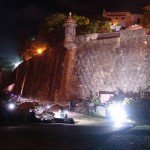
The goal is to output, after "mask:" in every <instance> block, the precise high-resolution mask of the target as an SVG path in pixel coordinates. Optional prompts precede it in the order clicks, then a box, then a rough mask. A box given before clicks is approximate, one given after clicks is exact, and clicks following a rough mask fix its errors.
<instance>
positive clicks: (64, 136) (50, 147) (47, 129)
mask: <svg viewBox="0 0 150 150" xmlns="http://www.w3.org/2000/svg"><path fill="white" fill-rule="evenodd" d="M115 130H116V129H114V128H112V127H110V126H83V125H78V126H76V125H62V124H53V125H48V124H28V125H19V126H18V125H13V126H10V125H9V126H5V127H4V126H3V127H2V126H1V127H0V150H30V149H32V150H34V149H36V150H70V149H71V150H72V149H73V150H82V149H85V150H88V149H93V150H95V149H96V148H98V147H100V145H101V143H102V142H103V140H104V139H103V138H104V137H105V136H104V135H106V134H108V133H111V132H113V131H115ZM105 138H106V137H105Z"/></svg>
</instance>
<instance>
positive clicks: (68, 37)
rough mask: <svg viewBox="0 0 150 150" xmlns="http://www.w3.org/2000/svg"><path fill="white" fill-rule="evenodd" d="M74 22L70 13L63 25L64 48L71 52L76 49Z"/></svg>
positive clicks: (75, 24)
mask: <svg viewBox="0 0 150 150" xmlns="http://www.w3.org/2000/svg"><path fill="white" fill-rule="evenodd" d="M76 26H77V23H76V21H75V20H74V19H73V18H72V16H71V13H69V17H68V18H67V20H66V22H65V23H64V27H65V40H64V46H65V47H66V48H67V49H69V50H71V49H75V48H76V40H75V39H76Z"/></svg>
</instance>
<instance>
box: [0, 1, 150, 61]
mask: <svg viewBox="0 0 150 150" xmlns="http://www.w3.org/2000/svg"><path fill="white" fill-rule="evenodd" d="M147 4H150V0H0V56H3V57H7V58H11V59H12V60H13V61H16V60H17V49H18V39H19V36H20V35H21V34H24V33H25V34H27V35H29V36H30V37H32V36H34V34H35V32H36V28H37V26H38V25H39V24H40V23H41V22H42V21H43V19H44V18H45V17H46V16H47V15H49V14H51V13H55V12H63V13H68V12H70V11H71V12H73V13H76V14H81V15H86V16H91V15H100V14H101V12H102V10H103V9H104V8H105V9H106V10H114V11H115V10H117V11H119V10H122V11H131V12H141V7H143V6H145V5H147Z"/></svg>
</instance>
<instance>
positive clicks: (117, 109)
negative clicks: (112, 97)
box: [109, 103, 127, 127]
mask: <svg viewBox="0 0 150 150" xmlns="http://www.w3.org/2000/svg"><path fill="white" fill-rule="evenodd" d="M109 113H110V116H111V118H112V120H113V121H114V124H115V127H121V125H122V123H123V122H125V121H126V119H127V114H126V111H125V109H124V106H123V104H122V103H113V104H110V106H109Z"/></svg>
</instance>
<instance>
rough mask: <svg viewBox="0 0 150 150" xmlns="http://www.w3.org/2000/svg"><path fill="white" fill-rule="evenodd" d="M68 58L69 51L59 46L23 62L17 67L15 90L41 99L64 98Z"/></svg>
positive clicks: (56, 99) (58, 99) (57, 99)
mask: <svg viewBox="0 0 150 150" xmlns="http://www.w3.org/2000/svg"><path fill="white" fill-rule="evenodd" d="M68 59H69V53H68V51H67V50H66V49H65V48H64V47H61V46H59V47H57V48H51V49H48V50H47V51H45V53H43V54H42V55H38V56H35V57H34V58H32V59H30V60H29V61H27V62H24V63H22V64H21V65H20V66H19V67H18V68H17V69H16V83H15V92H16V93H17V94H21V95H22V96H24V97H32V98H37V99H41V100H49V101H54V100H55V101H60V100H64V98H65V85H66V77H67V67H68ZM60 98H61V99H60Z"/></svg>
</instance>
